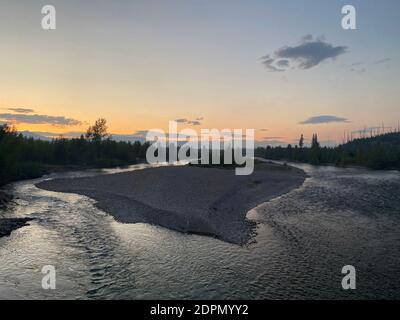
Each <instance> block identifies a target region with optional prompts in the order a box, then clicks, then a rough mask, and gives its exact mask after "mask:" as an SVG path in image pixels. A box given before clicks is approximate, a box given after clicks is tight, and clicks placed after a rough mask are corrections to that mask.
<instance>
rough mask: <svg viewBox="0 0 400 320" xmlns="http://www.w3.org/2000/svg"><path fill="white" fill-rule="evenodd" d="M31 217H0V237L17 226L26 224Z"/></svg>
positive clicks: (17, 227) (20, 226)
mask: <svg viewBox="0 0 400 320" xmlns="http://www.w3.org/2000/svg"><path fill="white" fill-rule="evenodd" d="M32 220H33V219H31V218H13V219H2V218H0V238H2V237H5V236H9V235H10V234H11V232H13V231H14V230H17V229H19V228H22V227H25V226H26V225H28V222H29V221H32Z"/></svg>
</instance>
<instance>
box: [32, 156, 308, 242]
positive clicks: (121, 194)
mask: <svg viewBox="0 0 400 320" xmlns="http://www.w3.org/2000/svg"><path fill="white" fill-rule="evenodd" d="M305 177H306V175H305V173H304V172H303V171H302V170H299V169H296V168H293V167H290V166H282V165H277V164H267V163H260V164H256V166H255V171H254V173H253V174H252V175H250V176H236V175H235V174H234V170H225V169H215V168H200V167H193V166H178V167H159V168H151V169H144V170H139V171H131V172H124V173H117V174H110V175H100V176H94V177H86V178H75V179H54V180H47V181H43V182H41V183H38V184H37V187H39V188H42V189H45V190H49V191H55V192H67V193H77V194H81V195H85V196H88V197H90V198H92V199H94V200H96V206H97V207H98V208H99V209H101V210H103V211H105V212H107V213H109V214H111V215H113V216H114V217H115V219H116V220H117V221H120V222H123V223H150V224H155V225H159V226H162V227H166V228H169V229H172V230H176V231H180V232H185V233H195V234H203V235H209V236H213V237H216V238H219V239H221V240H224V241H227V242H231V243H235V244H240V245H243V244H245V243H247V242H248V241H249V240H250V239H251V237H252V235H253V232H254V227H255V223H254V222H252V221H249V220H246V213H247V212H248V211H249V210H250V209H252V208H254V207H256V206H257V205H258V204H260V203H262V202H265V201H268V200H270V199H272V198H274V197H277V196H279V195H282V194H284V193H287V192H289V191H291V190H292V189H294V188H297V187H299V186H300V185H302V183H303V182H304V180H305Z"/></svg>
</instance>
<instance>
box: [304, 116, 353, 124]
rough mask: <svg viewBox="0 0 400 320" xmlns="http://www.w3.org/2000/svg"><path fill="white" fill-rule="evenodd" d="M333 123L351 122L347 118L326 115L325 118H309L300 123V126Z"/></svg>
mask: <svg viewBox="0 0 400 320" xmlns="http://www.w3.org/2000/svg"><path fill="white" fill-rule="evenodd" d="M332 122H349V121H348V120H347V119H346V118H341V117H336V116H329V115H324V116H317V117H311V118H308V119H307V120H304V121H301V122H299V124H321V123H332Z"/></svg>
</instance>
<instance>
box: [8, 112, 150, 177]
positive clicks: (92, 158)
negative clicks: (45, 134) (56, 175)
mask: <svg viewBox="0 0 400 320" xmlns="http://www.w3.org/2000/svg"><path fill="white" fill-rule="evenodd" d="M148 146H149V144H148V143H143V144H142V143H140V142H138V141H136V142H133V143H131V142H116V141H113V140H112V139H111V135H110V134H108V132H107V122H106V120H105V119H99V120H97V121H96V123H95V124H94V125H93V126H90V127H89V128H88V130H87V133H86V135H81V136H80V137H79V138H74V139H65V138H63V137H60V138H57V139H53V140H52V141H43V140H34V139H33V138H27V137H24V136H23V135H22V134H19V133H18V132H17V131H16V129H15V128H14V127H13V126H10V125H8V124H4V125H1V126H0V185H4V184H6V183H9V182H12V181H16V180H20V179H30V178H36V177H40V176H41V175H43V174H46V173H49V172H53V171H56V170H60V169H61V170H62V169H65V168H71V169H72V168H76V169H80V168H94V167H113V166H123V165H130V164H135V163H137V162H138V161H139V160H140V159H145V157H146V151H147V148H148Z"/></svg>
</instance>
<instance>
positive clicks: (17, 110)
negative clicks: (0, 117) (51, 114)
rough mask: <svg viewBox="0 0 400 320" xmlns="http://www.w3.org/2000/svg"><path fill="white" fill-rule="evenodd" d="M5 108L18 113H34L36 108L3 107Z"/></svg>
mask: <svg viewBox="0 0 400 320" xmlns="http://www.w3.org/2000/svg"><path fill="white" fill-rule="evenodd" d="M3 109H4V110H8V111H12V112H16V113H34V112H35V110H33V109H27V108H3Z"/></svg>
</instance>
